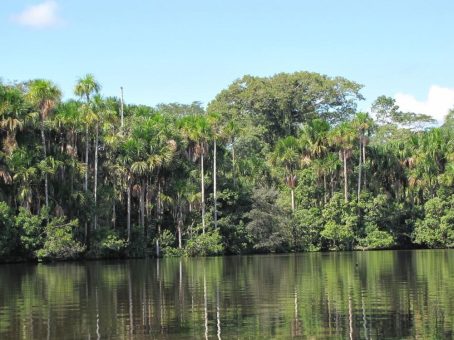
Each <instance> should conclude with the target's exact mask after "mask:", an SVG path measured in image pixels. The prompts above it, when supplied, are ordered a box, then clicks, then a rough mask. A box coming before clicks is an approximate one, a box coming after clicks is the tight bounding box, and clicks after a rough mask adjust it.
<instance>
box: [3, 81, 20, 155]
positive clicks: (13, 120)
mask: <svg viewBox="0 0 454 340" xmlns="http://www.w3.org/2000/svg"><path fill="white" fill-rule="evenodd" d="M24 109H25V104H24V100H23V95H22V92H21V91H20V90H19V88H17V87H15V86H6V85H1V84H0V117H1V120H0V128H1V129H3V130H6V138H5V139H4V141H3V149H4V151H5V152H6V153H7V154H11V152H13V151H14V149H15V148H16V147H17V141H16V132H17V131H18V130H22V128H23V125H24V122H23V117H22V116H23V112H24V111H25V110H24Z"/></svg>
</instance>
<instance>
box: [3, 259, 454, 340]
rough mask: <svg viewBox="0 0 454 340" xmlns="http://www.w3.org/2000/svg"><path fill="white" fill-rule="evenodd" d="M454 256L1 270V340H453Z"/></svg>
mask: <svg viewBox="0 0 454 340" xmlns="http://www.w3.org/2000/svg"><path fill="white" fill-rule="evenodd" d="M453 336H454V250H418V251H370V252H339V253H334V252H333V253H306V254H289V255H254V256H230V257H212V258H182V259H180V258H165V259H158V260H157V259H144V260H124V261H92V262H85V263H57V264H38V265H34V264H14V265H1V266H0V339H3V340H6V339H14V340H16V339H27V340H29V339H40V340H41V339H204V338H209V339H256V338H257V339H291V338H309V337H312V338H316V339H324V338H346V339H359V338H361V339H380V338H399V339H402V338H418V339H420V338H421V339H422V338H452V337H453Z"/></svg>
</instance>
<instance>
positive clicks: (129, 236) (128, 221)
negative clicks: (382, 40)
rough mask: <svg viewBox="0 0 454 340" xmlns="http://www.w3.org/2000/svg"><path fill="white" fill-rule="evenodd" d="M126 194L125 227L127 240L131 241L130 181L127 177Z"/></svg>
mask: <svg viewBox="0 0 454 340" xmlns="http://www.w3.org/2000/svg"><path fill="white" fill-rule="evenodd" d="M127 195H128V198H127V201H128V203H127V205H128V207H127V210H128V213H127V214H128V216H127V222H126V223H127V228H128V242H130V241H131V183H130V182H129V179H128V189H127Z"/></svg>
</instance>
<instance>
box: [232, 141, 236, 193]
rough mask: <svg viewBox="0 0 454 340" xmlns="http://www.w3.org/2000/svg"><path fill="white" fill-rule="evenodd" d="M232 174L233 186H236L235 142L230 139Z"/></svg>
mask: <svg viewBox="0 0 454 340" xmlns="http://www.w3.org/2000/svg"><path fill="white" fill-rule="evenodd" d="M232 176H233V186H234V187H235V188H236V173H235V144H234V141H233V140H232Z"/></svg>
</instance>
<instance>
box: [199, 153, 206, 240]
mask: <svg viewBox="0 0 454 340" xmlns="http://www.w3.org/2000/svg"><path fill="white" fill-rule="evenodd" d="M203 154H204V151H202V155H201V156H200V173H201V176H202V179H201V186H202V233H203V234H205V174H204V171H203Z"/></svg>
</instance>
